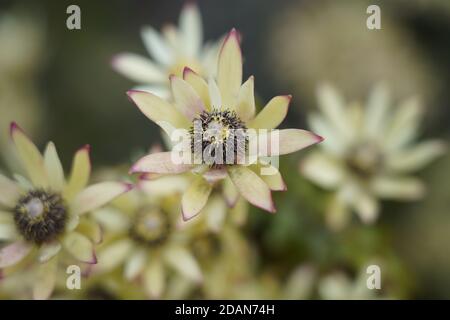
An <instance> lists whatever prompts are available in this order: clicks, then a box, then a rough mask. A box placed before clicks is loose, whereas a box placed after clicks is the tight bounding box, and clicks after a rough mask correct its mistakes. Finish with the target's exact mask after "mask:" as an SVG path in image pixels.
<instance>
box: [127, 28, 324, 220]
mask: <svg viewBox="0 0 450 320" xmlns="http://www.w3.org/2000/svg"><path fill="white" fill-rule="evenodd" d="M217 70H218V72H217V83H216V80H215V79H214V78H210V79H209V82H207V81H205V80H204V79H203V78H202V77H201V76H200V75H199V74H197V73H196V72H194V71H193V70H191V69H190V68H185V69H184V72H183V78H180V77H177V76H172V77H171V78H170V82H171V89H172V93H173V97H174V103H170V102H167V101H165V100H163V99H161V98H160V97H158V96H156V95H154V94H151V93H148V92H144V91H136V90H132V91H129V92H128V95H129V97H130V98H131V99H132V100H133V101H134V103H135V104H136V105H137V106H138V108H139V109H140V110H141V111H142V112H143V113H144V114H145V115H146V116H147V117H148V118H149V119H150V120H152V121H154V122H155V123H157V124H158V125H160V126H161V128H162V129H163V130H164V131H165V132H166V133H167V134H168V135H169V136H171V138H172V139H177V138H178V140H179V138H180V137H181V138H183V139H182V142H181V151H182V153H183V155H184V156H183V159H177V161H174V158H176V154H179V151H180V150H179V149H175V148H173V149H172V151H171V152H162V153H154V154H150V155H148V156H145V157H143V158H142V159H140V160H139V161H138V162H136V163H135V164H134V165H133V167H132V168H131V170H130V172H131V173H148V174H149V175H155V174H156V175H167V174H169V175H171V174H172V175H173V174H180V173H184V172H192V173H194V174H195V178H194V181H193V182H192V183H191V185H190V187H189V188H188V189H187V190H186V192H185V193H184V194H183V198H182V213H183V217H184V219H185V220H188V219H191V218H192V217H194V216H196V215H197V214H198V213H199V212H200V211H201V210H202V209H203V208H204V206H205V205H206V203H207V202H208V198H209V195H210V194H211V191H212V190H213V187H215V186H217V188H222V190H223V194H224V196H225V199H226V201H227V203H228V204H229V205H230V206H231V207H232V206H234V204H236V202H237V200H238V198H239V195H242V196H243V197H244V198H245V199H246V200H247V201H248V202H250V203H252V204H253V205H255V206H257V207H260V208H262V209H264V210H267V211H269V212H275V206H274V204H273V201H272V195H271V191H272V190H276V191H282V190H285V189H286V186H285V184H284V181H283V179H282V177H281V175H280V173H279V171H278V169H277V168H275V166H273V165H271V164H270V161H268V160H267V158H276V157H278V156H279V155H283V154H289V153H292V152H295V151H297V150H300V149H303V148H305V147H308V146H310V145H313V144H315V143H318V142H320V141H322V138H321V137H320V136H317V135H315V134H313V133H311V132H309V131H305V130H300V129H284V130H277V129H274V128H276V127H277V126H278V125H279V124H280V123H281V122H282V121H283V120H284V118H285V117H286V114H287V110H288V105H289V102H290V100H291V97H290V96H277V97H274V98H273V99H272V100H270V101H269V103H267V105H266V106H265V107H264V108H263V110H262V111H261V112H260V113H259V114H257V115H256V116H255V98H254V78H253V76H251V77H249V79H248V80H247V81H246V82H244V83H243V84H242V54H241V49H240V44H239V37H238V33H237V31H236V30H234V29H233V30H232V31H231V32H230V33H229V34H228V36H227V37H226V39H225V40H224V43H223V45H222V48H221V51H220V55H219V59H218V69H217ZM250 132H252V133H253V134H250ZM178 134H180V135H178ZM173 135H175V137H174V136H173ZM177 135H178V136H177ZM230 145H231V147H230ZM178 146H180V144H179V145H178ZM252 146H253V147H256V148H252ZM205 154H206V155H205ZM186 155H187V156H188V157H187V158H188V159H186ZM208 156H210V157H208ZM216 156H218V158H219V160H220V161H218V160H217V157H216ZM230 158H231V159H232V160H229V159H230ZM242 159H243V161H240V160H242ZM178 160H179V161H178ZM263 169H266V171H269V172H270V173H269V174H268V173H267V172H264V170H263Z"/></svg>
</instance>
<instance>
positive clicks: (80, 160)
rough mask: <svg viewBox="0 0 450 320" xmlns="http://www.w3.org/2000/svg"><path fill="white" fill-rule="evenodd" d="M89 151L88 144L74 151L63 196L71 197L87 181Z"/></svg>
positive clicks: (89, 164)
mask: <svg viewBox="0 0 450 320" xmlns="http://www.w3.org/2000/svg"><path fill="white" fill-rule="evenodd" d="M89 153H90V147H89V145H85V146H84V147H82V148H81V149H79V150H78V151H77V152H76V153H75V156H74V157H73V161H72V170H71V172H70V177H69V180H68V182H67V185H66V187H65V189H64V197H65V198H66V199H69V200H71V199H73V197H75V196H76V195H77V194H78V193H79V192H80V191H81V190H83V188H84V187H86V185H87V183H88V182H89V177H90V175H91V159H90V156H89Z"/></svg>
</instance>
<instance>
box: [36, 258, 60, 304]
mask: <svg viewBox="0 0 450 320" xmlns="http://www.w3.org/2000/svg"><path fill="white" fill-rule="evenodd" d="M57 264H58V261H57V259H52V260H50V261H47V262H45V263H42V264H40V265H39V266H38V270H37V275H36V280H35V282H34V286H33V299H34V300H46V299H48V298H50V296H51V294H52V292H53V289H54V288H55V284H56V272H57Z"/></svg>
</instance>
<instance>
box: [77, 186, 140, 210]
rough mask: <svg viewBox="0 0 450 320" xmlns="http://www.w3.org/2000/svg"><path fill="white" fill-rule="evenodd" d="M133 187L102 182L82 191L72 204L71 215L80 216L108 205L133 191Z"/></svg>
mask: <svg viewBox="0 0 450 320" xmlns="http://www.w3.org/2000/svg"><path fill="white" fill-rule="evenodd" d="M131 188H132V186H131V185H130V184H127V183H121V182H100V183H97V184H94V185H92V186H89V187H87V188H86V189H84V190H83V191H81V192H80V193H79V194H77V196H76V197H75V198H74V200H73V201H72V203H71V213H72V214H73V215H80V214H83V213H86V212H89V211H92V210H95V209H98V208H100V207H101V206H103V205H105V204H107V203H108V202H110V201H111V200H113V199H114V198H116V197H118V196H120V195H121V194H123V193H125V192H127V191H129V190H131Z"/></svg>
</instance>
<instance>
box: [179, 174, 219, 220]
mask: <svg viewBox="0 0 450 320" xmlns="http://www.w3.org/2000/svg"><path fill="white" fill-rule="evenodd" d="M211 190H212V186H211V184H209V183H208V182H207V181H206V180H205V179H203V177H202V176H200V175H198V176H196V177H195V178H194V181H193V182H192V183H191V185H190V186H189V188H188V189H187V190H186V192H185V193H184V194H183V198H182V199H181V206H182V213H183V219H184V220H185V221H187V220H189V219H192V218H193V217H195V216H196V215H197V214H198V213H199V212H200V211H201V210H202V209H203V207H204V206H205V204H206V202H207V201H208V198H209V195H210V193H211Z"/></svg>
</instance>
